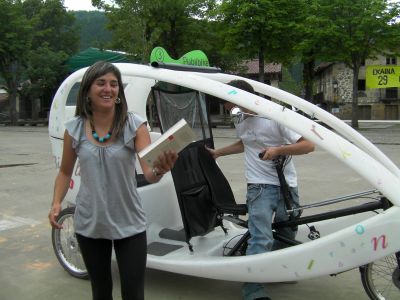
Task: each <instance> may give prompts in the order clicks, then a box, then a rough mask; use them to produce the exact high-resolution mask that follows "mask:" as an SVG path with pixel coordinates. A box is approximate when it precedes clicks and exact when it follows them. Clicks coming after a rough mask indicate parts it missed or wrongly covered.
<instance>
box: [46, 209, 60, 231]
mask: <svg viewBox="0 0 400 300" xmlns="http://www.w3.org/2000/svg"><path fill="white" fill-rule="evenodd" d="M60 212H61V205H60V204H58V203H53V205H52V206H51V208H50V212H49V221H50V225H51V227H53V228H54V229H61V228H62V226H61V225H60V224H58V223H57V218H58V215H59V214H60Z"/></svg>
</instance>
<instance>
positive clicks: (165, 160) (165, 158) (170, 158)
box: [153, 151, 178, 176]
mask: <svg viewBox="0 0 400 300" xmlns="http://www.w3.org/2000/svg"><path fill="white" fill-rule="evenodd" d="M177 159H178V154H176V152H175V151H165V152H164V153H163V154H161V155H159V156H158V159H157V160H156V161H155V162H154V164H153V168H154V170H155V171H156V173H157V174H159V175H160V176H161V175H164V174H165V173H167V172H169V171H171V169H172V168H173V167H174V165H175V162H176V160H177Z"/></svg>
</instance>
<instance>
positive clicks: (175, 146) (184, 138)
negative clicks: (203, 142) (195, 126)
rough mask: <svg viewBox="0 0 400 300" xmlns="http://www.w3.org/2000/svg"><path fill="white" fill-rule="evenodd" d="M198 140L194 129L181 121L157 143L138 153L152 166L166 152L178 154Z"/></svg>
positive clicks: (183, 120)
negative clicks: (170, 151)
mask: <svg viewBox="0 0 400 300" xmlns="http://www.w3.org/2000/svg"><path fill="white" fill-rule="evenodd" d="M195 140H196V135H195V133H194V131H193V130H192V128H191V127H190V126H189V125H188V123H186V121H185V119H181V120H180V121H179V122H177V123H176V124H175V125H174V126H172V127H171V128H170V129H168V130H167V131H166V132H164V133H163V134H162V135H161V136H160V137H159V138H158V139H157V140H156V141H154V142H153V143H151V144H150V145H148V146H147V147H146V148H144V149H143V150H142V151H140V152H139V153H138V156H139V157H140V158H141V159H144V161H145V162H146V163H147V164H148V165H149V166H150V167H152V166H153V163H154V161H155V160H157V158H158V156H159V155H160V154H162V153H163V152H164V151H169V150H172V151H175V152H176V153H178V152H179V151H181V150H182V149H183V148H185V147H186V146H187V145H189V144H190V143H191V142H193V141H195Z"/></svg>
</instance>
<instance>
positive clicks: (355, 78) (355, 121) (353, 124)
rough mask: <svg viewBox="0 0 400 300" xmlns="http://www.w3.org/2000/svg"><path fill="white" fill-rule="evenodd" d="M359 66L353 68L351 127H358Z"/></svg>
mask: <svg viewBox="0 0 400 300" xmlns="http://www.w3.org/2000/svg"><path fill="white" fill-rule="evenodd" d="M359 72H360V68H359V67H355V68H353V101H352V112H351V127H353V128H355V129H356V128H358V74H359Z"/></svg>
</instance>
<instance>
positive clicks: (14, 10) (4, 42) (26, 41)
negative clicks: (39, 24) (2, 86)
mask: <svg viewBox="0 0 400 300" xmlns="http://www.w3.org/2000/svg"><path fill="white" fill-rule="evenodd" d="M0 24H1V26H0V74H1V76H2V77H3V78H4V80H5V82H6V85H7V90H8V93H9V103H10V120H11V124H13V125H14V124H16V123H17V120H18V116H17V97H18V88H19V84H20V82H21V78H22V74H23V69H24V67H25V65H26V63H25V62H26V57H27V53H28V52H29V49H30V47H31V44H32V35H33V31H32V26H31V25H30V22H29V21H28V19H27V18H26V17H25V15H24V13H23V10H22V3H21V1H13V0H3V1H0Z"/></svg>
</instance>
